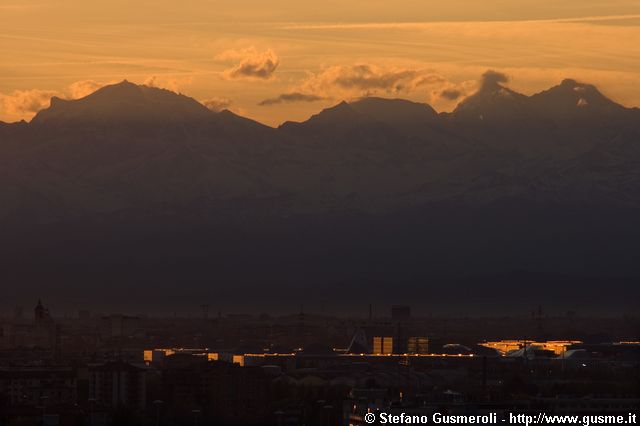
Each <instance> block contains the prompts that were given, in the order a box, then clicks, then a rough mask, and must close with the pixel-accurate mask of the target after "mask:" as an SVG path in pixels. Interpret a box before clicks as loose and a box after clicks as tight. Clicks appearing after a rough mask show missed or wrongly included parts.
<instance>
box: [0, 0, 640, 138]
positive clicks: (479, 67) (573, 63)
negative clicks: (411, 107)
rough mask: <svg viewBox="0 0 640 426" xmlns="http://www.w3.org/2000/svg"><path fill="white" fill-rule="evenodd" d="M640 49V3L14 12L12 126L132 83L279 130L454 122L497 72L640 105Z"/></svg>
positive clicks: (5, 101) (245, 3)
mask: <svg viewBox="0 0 640 426" xmlns="http://www.w3.org/2000/svg"><path fill="white" fill-rule="evenodd" d="M133 3H135V5H132V4H133ZM559 4H560V5H559ZM638 40H640V2H638V1H637V0H633V1H629V0H607V1H603V0H581V1H577V0H565V1H563V2H558V1H557V0H554V1H551V0H537V1H531V0H519V1H515V0H487V1H483V0H449V1H446V2H444V1H436V0H397V1H394V2H389V1H381V0H367V1H351V2H344V1H337V0H328V1H327V0H324V1H322V2H319V1H314V2H300V1H299V0H298V1H293V0H274V1H271V2H264V1H258V0H236V1H233V2H228V1H224V2H223V1H213V0H191V1H188V2H177V1H169V0H156V1H153V2H152V1H148V0H141V1H136V2H131V1H124V0H115V1H114V0H112V1H106V0H92V1H86V0H82V1H80V0H55V1H54V0H2V3H0V52H2V56H1V57H0V76H1V77H2V78H0V120H2V121H16V120H19V119H23V118H24V119H29V118H30V117H31V116H33V114H34V113H35V112H36V111H37V110H38V109H40V108H43V107H46V106H47V104H48V100H49V98H50V97H51V96H53V95H57V96H64V97H68V98H74V97H80V96H83V95H86V94H87V93H90V92H91V91H92V90H95V89H96V88H98V87H100V86H101V85H104V84H108V83H110V82H115V81H120V80H122V79H125V78H126V79H128V80H131V81H134V82H137V83H146V84H149V85H155V86H159V87H165V88H169V89H172V90H176V91H180V92H183V93H186V94H188V95H190V96H192V97H194V98H196V99H198V100H200V101H203V102H205V103H206V104H207V105H209V106H210V107H212V108H229V109H231V110H233V111H235V112H237V113H240V114H242V115H245V116H249V117H251V118H255V119H257V120H259V121H262V122H264V123H266V124H271V125H277V124H279V123H281V122H282V121H284V120H287V119H294V120H302V119H306V118H307V117H308V116H309V115H311V114H312V113H315V112H317V111H318V110H319V109H321V108H323V107H326V106H329V105H332V104H335V103H337V102H338V101H340V100H342V99H347V100H348V99H352V98H356V97H360V96H365V95H378V96H387V97H402V98H408V99H413V100H416V101H422V102H428V103H430V104H432V105H433V106H434V107H435V108H436V109H438V110H448V109H451V108H453V107H454V106H455V104H456V103H457V102H458V101H459V100H460V98H461V97H463V96H464V95H465V94H468V93H470V92H472V91H473V90H474V88H475V84H476V79H477V78H478V76H479V75H480V74H481V73H482V72H484V71H485V70H486V69H488V68H492V69H496V70H499V71H501V72H504V73H506V74H507V75H509V76H510V77H511V82H510V85H511V86H512V87H513V88H515V89H516V90H519V91H522V92H524V93H533V92H535V91H539V90H541V89H544V88H546V87H548V86H550V85H553V84H556V83H557V82H559V81H560V80H561V79H563V78H565V77H572V78H575V79H578V80H583V81H586V82H591V83H594V84H597V85H598V86H600V88H601V89H602V90H603V91H604V92H605V94H607V95H609V96H610V97H612V98H613V99H615V100H617V101H618V102H621V103H623V104H625V105H628V106H640V84H639V83H640V77H639V76H640V48H639V47H638V46H639V45H640V43H638Z"/></svg>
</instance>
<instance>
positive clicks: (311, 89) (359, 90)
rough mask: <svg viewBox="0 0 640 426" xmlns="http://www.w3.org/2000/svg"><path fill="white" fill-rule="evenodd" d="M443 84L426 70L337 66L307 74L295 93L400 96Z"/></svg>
mask: <svg viewBox="0 0 640 426" xmlns="http://www.w3.org/2000/svg"><path fill="white" fill-rule="evenodd" d="M446 81H447V80H446V79H445V78H443V77H442V76H440V75H439V74H437V73H435V72H433V71H431V70H427V69H413V68H399V67H393V68H388V67H379V66H376V65H371V64H356V65H338V66H331V67H328V68H325V69H323V70H322V71H320V72H318V73H315V74H313V73H312V74H310V75H309V76H308V78H307V79H306V80H304V81H303V82H302V83H301V84H300V86H299V87H298V88H297V89H296V91H299V92H301V93H309V94H314V95H316V96H320V97H324V98H326V97H335V98H350V97H361V96H372V95H384V94H393V95H399V94H409V93H413V92H415V91H416V90H419V89H422V88H426V87H429V86H431V87H433V86H440V85H443V84H445V83H446Z"/></svg>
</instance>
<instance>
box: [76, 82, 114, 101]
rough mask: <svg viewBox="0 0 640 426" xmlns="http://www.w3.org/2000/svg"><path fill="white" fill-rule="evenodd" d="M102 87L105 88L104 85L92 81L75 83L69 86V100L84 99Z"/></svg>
mask: <svg viewBox="0 0 640 426" xmlns="http://www.w3.org/2000/svg"><path fill="white" fill-rule="evenodd" d="M103 86H106V83H98V82H97V81H94V80H81V81H76V82H75V83H71V84H70V85H69V95H70V97H71V99H80V98H84V97H85V96H88V95H90V94H92V93H93V92H95V91H96V90H98V89H100V88H101V87H103Z"/></svg>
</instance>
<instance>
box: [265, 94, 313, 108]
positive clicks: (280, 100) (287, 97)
mask: <svg viewBox="0 0 640 426" xmlns="http://www.w3.org/2000/svg"><path fill="white" fill-rule="evenodd" d="M324 99H326V98H324V97H322V96H318V95H314V94H309V93H300V92H291V93H283V94H281V95H279V96H276V97H274V98H268V99H265V100H263V101H262V102H260V103H258V105H260V106H269V105H277V104H284V103H294V102H316V101H322V100H324Z"/></svg>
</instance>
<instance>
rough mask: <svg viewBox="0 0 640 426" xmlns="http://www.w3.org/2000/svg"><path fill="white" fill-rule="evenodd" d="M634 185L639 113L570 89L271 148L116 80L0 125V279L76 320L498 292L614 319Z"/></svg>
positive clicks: (196, 109) (246, 125)
mask: <svg viewBox="0 0 640 426" xmlns="http://www.w3.org/2000/svg"><path fill="white" fill-rule="evenodd" d="M639 166H640V110H638V109H636V108H626V107H623V106H622V105H619V104H617V103H615V102H613V101H611V100H610V99H608V98H607V97H605V96H604V95H603V94H602V93H600V92H599V91H598V89H597V88H596V87H595V86H593V85H589V84H583V83H579V82H577V81H575V80H564V81H562V82H561V83H560V84H559V85H557V86H554V87H552V88H550V89H548V90H546V91H543V92H541V93H538V94H535V95H532V96H525V95H522V94H519V93H516V92H514V91H513V90H511V89H509V88H508V87H506V86H505V85H504V84H502V83H499V82H492V81H488V82H485V83H484V84H483V85H482V86H481V87H480V89H479V90H478V92H477V93H475V94H474V95H472V96H470V97H468V98H466V99H464V100H463V101H462V102H460V104H459V105H458V106H457V108H456V109H455V110H454V111H452V112H450V113H437V112H436V111H435V110H434V109H433V108H431V107H430V106H429V105H426V104H421V103H415V102H411V101H407V100H402V99H383V98H373V97H369V98H363V99H359V100H356V101H352V102H341V103H339V104H337V105H335V106H334V107H331V108H328V109H325V110H323V111H321V112H320V113H318V114H316V115H314V116H312V117H311V118H309V119H308V120H306V121H304V122H285V123H284V124H282V125H281V126H280V127H278V128H275V129H274V128H271V127H268V126H264V125H262V124H260V123H257V122H255V121H252V120H249V119H246V118H243V117H240V116H238V115H235V114H234V113H232V112H230V111H227V110H224V111H221V112H213V111H211V110H209V109H207V108H206V107H205V106H203V105H202V104H200V103H199V102H197V101H195V100H194V99H191V98H189V97H187V96H184V95H179V94H176V93H173V92H170V91H167V90H163V89H157V88H151V87H146V86H139V85H135V84H133V83H129V82H127V81H123V82H122V83H119V84H115V85H110V86H106V87H104V88H102V89H99V90H98V91H96V92H95V93H93V94H91V95H89V96H87V97H85V98H82V99H78V100H63V99H58V98H53V99H52V100H51V105H50V107H49V108H47V109H45V110H42V111H40V112H39V113H38V114H37V115H36V116H35V117H34V118H33V119H32V120H31V122H29V123H26V122H20V123H12V124H7V123H0V181H1V182H2V185H0V227H2V229H4V231H3V234H4V235H5V238H3V242H2V243H0V256H1V258H2V263H1V264H0V268H1V270H0V272H3V273H4V276H6V277H8V279H9V280H11V281H12V282H15V283H16V285H17V286H18V287H19V288H23V289H29V290H28V292H32V291H38V292H49V293H55V294H57V295H58V296H55V297H59V298H60V297H62V298H69V297H71V298H73V297H77V298H79V299H82V300H85V299H87V298H90V297H93V296H92V295H94V296H95V294H102V295H103V296H100V297H104V295H107V294H110V292H111V291H114V289H115V288H119V289H120V290H119V291H117V292H115V293H114V294H118V295H121V294H123V293H122V292H125V291H126V292H127V293H128V294H130V297H131V300H137V299H136V298H140V299H144V298H145V297H148V294H149V289H150V288H153V289H155V290H154V291H156V292H160V293H162V292H169V293H171V294H173V293H172V292H175V288H176V287H175V283H176V282H182V283H185V287H184V288H185V289H189V291H187V292H186V293H181V296H180V297H183V298H185V300H187V299H188V300H191V299H197V298H199V297H213V296H211V295H212V294H215V295H216V297H221V300H227V299H228V300H231V299H233V300H236V299H237V294H236V293H234V291H232V288H233V287H234V286H235V285H244V286H247V288H250V289H251V291H253V292H255V294H257V295H261V296H260V297H267V298H269V297H273V298H275V299H277V300H281V299H282V297H281V295H282V293H283V292H284V293H285V294H288V295H289V296H290V298H293V299H296V298H297V299H300V298H306V297H307V296H308V294H317V297H325V298H327V299H333V298H335V297H338V296H337V295H336V294H338V295H339V294H340V293H336V292H340V291H344V292H347V293H348V294H352V295H359V294H362V293H363V292H366V293H369V294H371V296H369V297H370V298H374V299H375V298H376V297H380V298H385V299H386V298H388V297H387V296H386V295H385V293H384V289H388V288H397V291H399V293H398V296H397V299H402V300H405V299H412V298H413V296H412V295H417V297H422V298H423V300H432V299H431V298H432V297H435V298H445V299H446V298H447V297H448V298H449V299H451V300H457V299H456V298H455V297H454V295H455V294H456V293H457V292H451V291H450V289H449V290H447V289H446V288H447V287H448V285H444V284H441V283H443V282H447V283H450V282H455V283H462V284H459V285H460V286H463V287H462V288H465V289H467V290H468V291H469V294H470V295H475V297H493V298H496V300H511V299H509V298H510V297H511V298H513V297H515V298H522V296H521V295H516V294H513V293H512V292H511V290H510V285H512V284H513V283H514V281H515V282H518V283H526V285H530V286H532V287H534V288H540V289H541V290H540V293H539V296H538V298H539V299H540V300H541V301H542V300H544V301H548V302H547V303H555V302H553V301H556V302H557V298H553V297H551V292H552V291H557V289H558V286H559V285H562V284H563V283H568V284H567V286H566V288H567V289H569V290H567V294H566V295H565V297H564V298H563V299H562V300H563V301H564V302H563V303H565V302H566V303H569V300H572V301H577V302H575V303H580V304H585V306H586V305H588V306H591V304H590V303H591V302H589V301H590V300H591V301H592V299H593V297H594V295H596V294H601V293H602V291H603V290H602V289H603V288H606V289H607V295H606V296H601V297H600V299H601V300H604V301H605V302H606V301H607V300H608V301H609V302H607V303H609V305H607V306H609V307H611V306H613V307H616V306H618V305H617V304H618V303H620V302H621V301H625V300H628V295H629V294H631V293H632V294H638V290H636V289H635V287H636V286H630V285H629V282H636V277H640V266H639V265H640V262H639V260H640V259H639V258H638V257H639V256H638V255H637V253H638V252H640V251H639V250H638V249H640V227H638V226H637V225H636V223H637V218H638V213H640V167H639ZM514 277H515V278H514ZM88 281H91V282H93V283H94V284H93V285H92V286H89V288H91V289H92V290H91V292H87V290H86V288H87V287H86V283H87V282H88ZM43 282H47V283H48V284H47V285H46V286H44V287H43V284H42V283H43ZM212 282H215V283H217V284H216V285H212V284H211V283H212ZM478 282H480V283H482V284H481V285H479V284H478ZM99 283H101V284H99ZM222 283H234V286H231V287H229V286H228V285H227V284H222ZM614 283H618V284H614ZM374 284H375V285H374ZM523 285H524V284H523ZM616 285H617V286H618V287H616ZM396 286H400V287H396ZM372 287H375V288H372ZM631 287H633V288H632V289H630V288H631ZM100 288H101V289H102V290H101V291H98V290H97V289H100ZM69 289H73V291H71V290H69ZM338 289H340V290H338ZM480 289H482V290H480ZM25 291H27V290H25ZM272 292H276V293H277V294H279V296H273V293H272ZM376 292H380V294H377V295H375V294H376ZM394 292H395V291H394ZM633 292H635V293H633ZM62 293H64V294H66V296H60V294H62ZM345 294H346V293H345ZM70 295H75V296H70ZM203 295H205V296H203ZM269 295H271V296H269ZM425 295H428V296H425ZM180 297H178V299H180ZM225 297H226V298H227V299H224V298H225ZM340 297H341V296H340ZM297 299H296V300H297ZM449 299H448V300H449ZM492 300H493V299H492ZM185 303H187V302H186V301H185ZM188 303H190V302H188ZM229 303H231V302H229ZM425 303H426V302H425ZM456 303H458V304H460V305H465V303H466V302H465V301H460V300H457V302H456ZM536 303H537V302H536ZM558 303H559V302H558ZM571 303H573V302H571ZM603 303H604V302H603ZM605 304H606V303H605ZM623 304H624V303H623ZM465 306H466V305H465ZM465 309H466V308H465Z"/></svg>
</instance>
